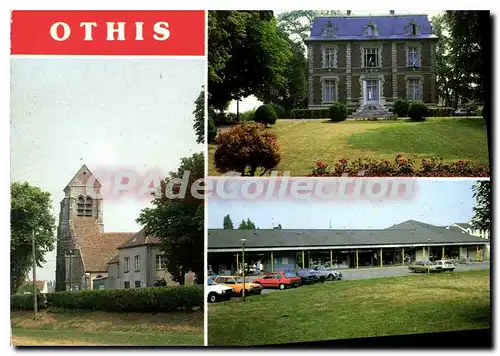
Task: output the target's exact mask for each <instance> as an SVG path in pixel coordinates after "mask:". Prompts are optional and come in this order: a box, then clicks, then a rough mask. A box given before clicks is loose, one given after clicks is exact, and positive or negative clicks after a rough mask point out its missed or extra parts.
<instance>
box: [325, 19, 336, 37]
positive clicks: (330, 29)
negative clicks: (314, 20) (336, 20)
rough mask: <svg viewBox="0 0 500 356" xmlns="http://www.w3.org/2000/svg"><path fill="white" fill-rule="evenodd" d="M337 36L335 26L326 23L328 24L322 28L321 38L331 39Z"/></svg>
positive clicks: (329, 22)
mask: <svg viewBox="0 0 500 356" xmlns="http://www.w3.org/2000/svg"><path fill="white" fill-rule="evenodd" d="M336 34H337V29H336V28H335V26H333V24H332V22H331V21H328V23H327V24H326V25H325V27H323V36H324V37H333V36H336Z"/></svg>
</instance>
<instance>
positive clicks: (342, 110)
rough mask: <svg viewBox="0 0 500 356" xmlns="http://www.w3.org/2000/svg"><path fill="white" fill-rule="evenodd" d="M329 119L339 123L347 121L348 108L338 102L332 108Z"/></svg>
mask: <svg viewBox="0 0 500 356" xmlns="http://www.w3.org/2000/svg"><path fill="white" fill-rule="evenodd" d="M329 117H330V120H331V121H335V122H339V121H344V120H345V119H347V108H346V106H345V105H344V104H342V103H339V102H336V103H333V105H332V106H330V109H329Z"/></svg>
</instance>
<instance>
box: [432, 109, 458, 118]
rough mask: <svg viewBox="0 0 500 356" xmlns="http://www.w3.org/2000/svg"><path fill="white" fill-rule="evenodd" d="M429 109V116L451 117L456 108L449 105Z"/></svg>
mask: <svg viewBox="0 0 500 356" xmlns="http://www.w3.org/2000/svg"><path fill="white" fill-rule="evenodd" d="M427 110H428V111H429V115H428V116H429V117H450V116H453V113H454V112H455V109H453V108H447V107H439V108H432V109H431V108H427Z"/></svg>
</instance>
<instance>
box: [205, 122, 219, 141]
mask: <svg viewBox="0 0 500 356" xmlns="http://www.w3.org/2000/svg"><path fill="white" fill-rule="evenodd" d="M216 136H217V128H216V127H215V124H214V120H213V119H212V118H211V117H209V118H208V128H207V142H208V143H213V142H214V141H215V137H216Z"/></svg>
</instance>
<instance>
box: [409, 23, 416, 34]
mask: <svg viewBox="0 0 500 356" xmlns="http://www.w3.org/2000/svg"><path fill="white" fill-rule="evenodd" d="M410 34H411V35H412V36H416V35H417V25H415V24H411V25H410Z"/></svg>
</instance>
